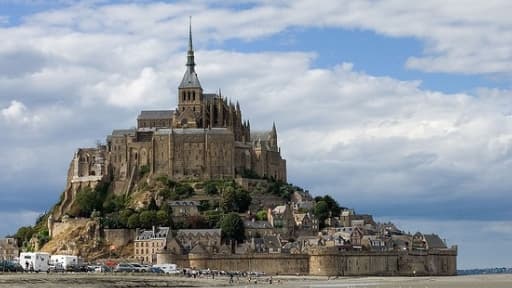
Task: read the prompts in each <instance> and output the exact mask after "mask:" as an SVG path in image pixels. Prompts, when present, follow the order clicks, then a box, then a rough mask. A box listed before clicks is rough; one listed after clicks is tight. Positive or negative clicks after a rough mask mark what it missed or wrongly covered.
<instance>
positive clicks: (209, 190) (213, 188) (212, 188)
mask: <svg viewBox="0 0 512 288" xmlns="http://www.w3.org/2000/svg"><path fill="white" fill-rule="evenodd" d="M204 192H205V193H206V195H210V196H211V195H217V194H219V190H218V189H217V185H215V183H213V182H208V183H206V185H205V186H204Z"/></svg>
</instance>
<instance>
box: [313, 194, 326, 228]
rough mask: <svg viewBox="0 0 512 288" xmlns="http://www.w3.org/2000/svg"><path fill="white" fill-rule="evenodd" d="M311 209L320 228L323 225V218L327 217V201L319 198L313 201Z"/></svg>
mask: <svg viewBox="0 0 512 288" xmlns="http://www.w3.org/2000/svg"><path fill="white" fill-rule="evenodd" d="M313 211H314V214H315V216H316V218H317V219H318V223H319V226H320V228H323V227H324V225H325V219H327V217H329V212H330V211H329V205H328V204H327V202H325V201H323V200H320V201H318V202H316V203H315V207H314V208H313Z"/></svg>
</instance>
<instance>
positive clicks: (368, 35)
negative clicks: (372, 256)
mask: <svg viewBox="0 0 512 288" xmlns="http://www.w3.org/2000/svg"><path fill="white" fill-rule="evenodd" d="M420 2H421V3H420ZM420 2H418V1H408V0H393V1H374V0H358V1H341V0H339V1H321V2H319V1H315V0H300V1H270V0H267V1H265V0H262V1H256V0H255V1H250V0H249V1H213V0H212V1H185V2H152V1H138V2H137V4H132V3H128V2H126V1H83V2H77V1H70V0H69V1H68V0H61V1H49V0H48V1H46V0H32V1H28V0H0V38H1V40H0V129H1V131H2V136H1V139H2V141H0V159H1V160H0V184H1V185H0V199H1V202H0V217H1V219H5V220H8V221H5V220H4V221H2V222H1V223H0V235H6V234H9V233H13V232H15V231H16V229H17V227H18V226H19V225H27V224H31V223H33V221H34V219H35V217H36V216H37V215H38V214H39V213H41V212H43V211H45V209H48V208H49V207H51V205H52V204H53V203H55V201H57V199H58V198H59V195H60V193H61V192H62V190H63V188H64V185H65V178H66V171H67V167H68V165H69V161H70V159H71V157H72V155H73V153H74V151H75V149H76V148H78V147H89V146H94V145H95V143H96V141H98V140H104V139H105V135H107V134H108V133H109V132H111V130H112V129H114V128H129V127H133V126H135V118H136V115H137V113H138V111H139V110H141V109H166V108H173V107H175V105H176V92H177V86H178V84H179V81H180V79H181V76H182V75H183V72H184V69H185V66H184V64H185V61H186V58H185V54H186V45H187V33H188V31H187V29H188V26H187V25H188V17H189V15H192V17H193V18H192V19H193V20H192V21H193V23H192V25H193V33H194V46H195V49H196V62H197V64H198V65H197V71H198V74H199V78H200V80H201V83H202V85H203V88H204V89H205V90H206V91H210V92H213V91H217V90H218V89H219V88H221V89H222V93H223V95H224V96H227V97H229V98H230V99H233V100H238V101H240V104H241V106H242V111H243V113H244V118H246V119H250V121H251V126H252V128H253V130H261V129H269V128H270V127H271V125H272V121H273V120H274V121H276V123H277V128H278V132H279V142H280V145H281V147H282V151H283V154H284V156H285V158H286V159H287V161H288V175H289V181H290V182H292V183H294V184H298V185H300V186H303V187H305V188H306V189H309V190H310V191H311V192H312V194H314V195H319V194H325V193H329V194H331V195H333V196H335V198H336V199H337V200H338V201H339V202H340V203H341V204H342V205H343V206H348V207H353V208H355V209H356V211H357V212H360V213H372V214H374V215H375V217H376V218H377V219H378V220H382V221H384V220H392V221H395V222H396V223H398V224H399V225H400V226H401V228H403V229H404V230H406V231H410V232H415V231H418V230H420V231H423V232H427V233H432V232H433V233H439V234H441V237H442V238H445V239H446V241H447V242H448V244H449V245H452V244H458V245H459V255H460V256H459V267H460V268H473V267H492V266H509V267H510V266H512V262H511V261H512V260H510V259H512V241H511V240H512V209H511V208H510V206H511V204H512V193H511V192H512V175H511V171H512V169H511V168H512V80H510V79H511V76H512V17H510V11H512V2H510V1H507V0H503V1H499V0H490V1H479V0H475V1H464V3H462V1H441V0H430V1H420Z"/></svg>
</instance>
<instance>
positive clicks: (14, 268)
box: [0, 260, 23, 272]
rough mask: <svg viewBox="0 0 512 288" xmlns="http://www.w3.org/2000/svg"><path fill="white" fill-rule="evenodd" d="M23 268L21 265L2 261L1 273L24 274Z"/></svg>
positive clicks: (0, 261) (0, 263)
mask: <svg viewBox="0 0 512 288" xmlns="http://www.w3.org/2000/svg"><path fill="white" fill-rule="evenodd" d="M22 271H23V267H21V265H20V264H19V263H15V262H10V261H5V260H0V272H22Z"/></svg>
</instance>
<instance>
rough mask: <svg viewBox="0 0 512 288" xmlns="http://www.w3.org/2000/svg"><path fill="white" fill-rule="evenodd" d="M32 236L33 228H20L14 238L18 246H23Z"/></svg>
mask: <svg viewBox="0 0 512 288" xmlns="http://www.w3.org/2000/svg"><path fill="white" fill-rule="evenodd" d="M32 235H34V228H33V227H32V226H22V227H20V228H19V229H18V231H17V232H16V234H14V237H15V238H16V239H17V240H18V243H19V245H21V246H23V244H24V243H27V242H28V241H30V238H32Z"/></svg>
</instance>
